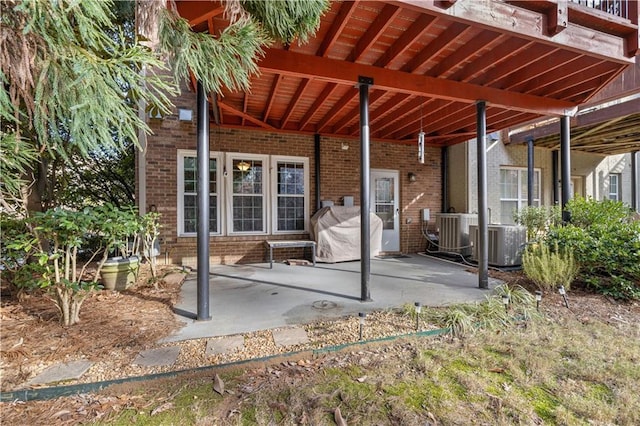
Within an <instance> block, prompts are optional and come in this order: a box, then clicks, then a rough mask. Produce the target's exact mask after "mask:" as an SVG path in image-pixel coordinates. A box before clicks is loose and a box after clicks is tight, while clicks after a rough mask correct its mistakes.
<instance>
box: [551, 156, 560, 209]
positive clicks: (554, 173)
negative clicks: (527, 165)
mask: <svg viewBox="0 0 640 426" xmlns="http://www.w3.org/2000/svg"><path fill="white" fill-rule="evenodd" d="M551 179H552V180H553V191H552V192H553V205H554V206H557V205H558V202H559V197H558V151H557V150H554V151H551Z"/></svg>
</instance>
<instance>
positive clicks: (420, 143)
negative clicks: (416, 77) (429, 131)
mask: <svg viewBox="0 0 640 426" xmlns="http://www.w3.org/2000/svg"><path fill="white" fill-rule="evenodd" d="M418 162H419V163H420V164H424V132H423V131H422V104H420V133H418Z"/></svg>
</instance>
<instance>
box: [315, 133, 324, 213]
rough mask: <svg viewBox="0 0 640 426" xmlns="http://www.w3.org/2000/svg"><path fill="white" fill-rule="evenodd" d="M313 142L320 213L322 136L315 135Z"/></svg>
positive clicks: (317, 205)
mask: <svg viewBox="0 0 640 426" xmlns="http://www.w3.org/2000/svg"><path fill="white" fill-rule="evenodd" d="M313 142H314V146H315V157H314V161H315V163H316V211H318V210H320V208H321V207H322V201H321V197H320V135H319V134H318V133H316V134H314V135H313Z"/></svg>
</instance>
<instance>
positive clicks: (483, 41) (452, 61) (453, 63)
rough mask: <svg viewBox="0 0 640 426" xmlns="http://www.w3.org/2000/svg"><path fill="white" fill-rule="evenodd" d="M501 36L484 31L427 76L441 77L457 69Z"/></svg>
mask: <svg viewBox="0 0 640 426" xmlns="http://www.w3.org/2000/svg"><path fill="white" fill-rule="evenodd" d="M499 36H500V34H498V33H495V32H493V31H482V32H480V34H477V35H476V36H475V37H473V38H472V39H471V41H470V42H469V43H466V44H465V45H464V46H462V47H460V48H459V49H456V51H455V52H453V53H452V54H451V55H449V56H447V57H446V58H445V59H444V60H442V61H440V63H439V64H438V65H436V66H435V67H433V68H431V69H429V70H428V71H427V72H426V73H425V75H428V76H431V77H440V76H442V75H444V74H445V73H447V72H449V71H450V70H452V69H454V68H455V67H457V66H459V65H460V64H461V63H464V62H465V61H466V60H467V59H468V58H470V57H471V56H473V55H475V54H477V53H478V51H480V50H481V49H482V48H483V47H485V46H486V45H487V44H490V43H491V42H492V41H494V40H495V39H496V38H498V37H499Z"/></svg>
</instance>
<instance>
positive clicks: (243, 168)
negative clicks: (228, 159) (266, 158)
mask: <svg viewBox="0 0 640 426" xmlns="http://www.w3.org/2000/svg"><path fill="white" fill-rule="evenodd" d="M233 193H234V194H262V161H261V160H239V159H234V160H233Z"/></svg>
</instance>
